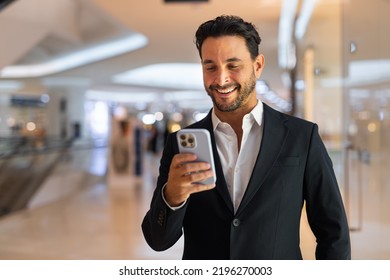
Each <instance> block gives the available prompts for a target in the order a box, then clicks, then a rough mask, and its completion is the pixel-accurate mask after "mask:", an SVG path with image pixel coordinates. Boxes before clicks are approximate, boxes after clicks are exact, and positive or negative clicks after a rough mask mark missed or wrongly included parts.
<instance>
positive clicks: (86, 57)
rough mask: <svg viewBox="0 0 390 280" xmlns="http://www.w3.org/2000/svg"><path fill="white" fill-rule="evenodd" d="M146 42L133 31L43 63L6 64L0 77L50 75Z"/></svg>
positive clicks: (131, 49)
mask: <svg viewBox="0 0 390 280" xmlns="http://www.w3.org/2000/svg"><path fill="white" fill-rule="evenodd" d="M147 42H148V39H147V38H146V37H145V36H144V35H142V34H139V33H135V34H131V35H129V36H126V37H122V38H120V39H113V40H111V41H108V42H105V43H103V44H99V45H96V46H92V47H89V48H85V49H82V50H80V51H76V52H73V53H71V54H69V55H64V56H62V57H59V58H55V59H53V60H50V61H48V62H45V63H41V64H34V65H11V66H7V67H4V68H3V69H2V70H0V77H1V78H27V77H41V76H46V75H51V74H55V73H58V72H61V71H66V70H69V69H72V68H76V67H79V66H82V65H86V64H88V63H92V62H97V61H100V60H103V59H107V58H110V57H114V56H117V55H120V54H124V53H127V52H130V51H133V50H136V49H139V48H142V47H144V46H145V45H146V44H147Z"/></svg>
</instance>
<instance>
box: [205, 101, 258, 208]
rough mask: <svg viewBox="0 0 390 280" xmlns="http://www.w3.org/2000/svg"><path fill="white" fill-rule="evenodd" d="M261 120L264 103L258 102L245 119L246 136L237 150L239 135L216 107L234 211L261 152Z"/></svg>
mask: <svg viewBox="0 0 390 280" xmlns="http://www.w3.org/2000/svg"><path fill="white" fill-rule="evenodd" d="M262 120H263V103H262V102H261V101H258V102H257V105H256V107H255V108H253V110H252V111H251V112H249V113H248V114H246V115H245V116H244V118H243V120H242V129H243V135H242V140H241V148H240V150H238V140H237V135H236V133H235V132H234V130H233V128H232V127H231V126H230V125H229V124H228V123H225V122H221V121H220V120H219V119H218V117H217V116H216V115H215V113H214V110H213V112H212V122H213V128H214V136H215V142H216V144H217V149H218V154H219V157H220V160H221V164H222V169H223V173H224V176H225V180H226V184H227V186H228V190H229V193H230V197H231V199H232V202H233V205H234V211H237V209H238V207H239V206H240V203H241V200H242V198H243V196H244V193H245V191H246V188H247V186H248V183H249V179H250V177H251V175H252V170H253V167H254V165H255V163H256V159H257V155H258V154H259V151H260V145H261V139H262V136H263V129H262Z"/></svg>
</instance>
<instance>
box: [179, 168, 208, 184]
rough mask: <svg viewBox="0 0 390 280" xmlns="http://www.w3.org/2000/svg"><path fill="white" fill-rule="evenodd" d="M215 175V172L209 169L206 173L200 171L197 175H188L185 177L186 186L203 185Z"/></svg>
mask: <svg viewBox="0 0 390 280" xmlns="http://www.w3.org/2000/svg"><path fill="white" fill-rule="evenodd" d="M213 175H214V172H213V171H212V170H211V169H209V170H206V171H198V172H196V173H186V174H184V175H183V178H184V179H185V181H186V182H185V183H186V185H192V184H196V183H201V181H204V180H206V179H208V178H211V177H212V176H213Z"/></svg>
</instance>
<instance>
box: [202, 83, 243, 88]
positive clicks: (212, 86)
mask: <svg viewBox="0 0 390 280" xmlns="http://www.w3.org/2000/svg"><path fill="white" fill-rule="evenodd" d="M231 87H237V88H240V85H239V84H237V83H233V84H227V85H224V86H219V85H210V86H209V90H215V89H218V90H225V89H228V88H231Z"/></svg>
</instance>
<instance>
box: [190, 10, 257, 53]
mask: <svg viewBox="0 0 390 280" xmlns="http://www.w3.org/2000/svg"><path fill="white" fill-rule="evenodd" d="M221 36H240V37H242V38H244V39H245V42H246V46H247V48H248V50H249V52H250V54H251V58H252V59H255V58H256V57H257V56H258V55H259V45H260V42H261V38H260V35H259V33H258V32H257V30H256V27H255V26H254V25H253V24H252V23H250V22H246V21H244V20H243V19H242V18H240V17H238V16H230V15H222V16H219V17H216V18H215V19H212V20H209V21H206V22H204V23H202V24H201V25H200V26H199V28H198V30H197V31H196V33H195V44H196V47H197V49H198V51H199V55H200V57H202V51H201V48H202V45H203V42H204V40H206V39H207V38H208V37H221Z"/></svg>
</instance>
